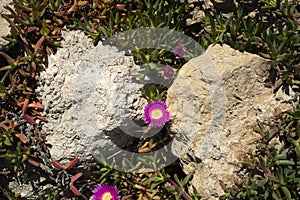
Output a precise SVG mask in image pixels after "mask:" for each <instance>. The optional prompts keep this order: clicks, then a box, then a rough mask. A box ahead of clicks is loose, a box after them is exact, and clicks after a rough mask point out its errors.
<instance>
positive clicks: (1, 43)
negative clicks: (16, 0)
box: [0, 0, 12, 49]
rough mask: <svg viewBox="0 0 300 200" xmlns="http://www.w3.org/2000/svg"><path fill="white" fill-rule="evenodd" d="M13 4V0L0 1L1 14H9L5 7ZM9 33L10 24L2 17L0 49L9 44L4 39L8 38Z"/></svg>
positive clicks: (0, 21) (0, 23) (0, 20)
mask: <svg viewBox="0 0 300 200" xmlns="http://www.w3.org/2000/svg"><path fill="white" fill-rule="evenodd" d="M11 2H12V1H11V0H0V14H6V13H9V11H8V10H6V9H5V8H4V6H6V5H8V4H9V3H11ZM9 33H10V27H9V23H8V22H7V21H6V20H5V19H4V18H3V17H2V16H0V49H2V48H3V46H4V45H6V44H7V43H8V42H7V41H6V40H4V39H3V37H5V36H7V35H8V34H9Z"/></svg>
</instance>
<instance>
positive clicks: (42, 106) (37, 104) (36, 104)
mask: <svg viewBox="0 0 300 200" xmlns="http://www.w3.org/2000/svg"><path fill="white" fill-rule="evenodd" d="M28 108H38V109H42V110H44V108H45V106H44V105H43V104H41V103H40V102H33V103H30V104H28Z"/></svg>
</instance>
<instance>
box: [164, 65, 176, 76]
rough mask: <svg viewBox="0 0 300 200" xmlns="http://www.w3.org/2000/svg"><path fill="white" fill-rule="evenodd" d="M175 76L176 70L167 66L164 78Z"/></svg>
mask: <svg viewBox="0 0 300 200" xmlns="http://www.w3.org/2000/svg"><path fill="white" fill-rule="evenodd" d="M173 75H174V68H173V67H171V66H170V65H167V66H166V67H165V69H164V76H165V77H166V78H171V77H172V76H173Z"/></svg>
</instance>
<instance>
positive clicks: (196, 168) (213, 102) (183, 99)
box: [167, 45, 294, 199]
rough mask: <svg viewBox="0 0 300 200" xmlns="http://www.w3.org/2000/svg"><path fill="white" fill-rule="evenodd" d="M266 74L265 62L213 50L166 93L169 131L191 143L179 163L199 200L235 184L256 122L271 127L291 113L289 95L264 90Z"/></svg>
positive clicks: (195, 61)
mask: <svg viewBox="0 0 300 200" xmlns="http://www.w3.org/2000/svg"><path fill="white" fill-rule="evenodd" d="M269 69H270V61H268V60H266V59H263V58H261V57H259V56H257V55H254V54H250V53H241V52H239V51H236V50H233V49H231V48H230V47H229V46H227V45H224V46H220V45H215V46H210V47H209V48H208V49H207V51H206V52H205V53H204V54H203V55H201V56H199V57H197V58H194V59H192V60H190V61H189V62H188V63H187V64H185V65H184V66H183V67H182V68H181V70H180V71H179V74H178V77H177V78H176V80H175V81H174V83H173V85H172V86H171V88H169V91H168V98H167V100H168V102H167V103H168V108H169V111H170V113H171V115H172V118H173V124H172V127H171V131H173V132H175V133H177V134H178V133H180V134H183V135H186V136H188V137H190V138H191V137H195V140H194V142H193V145H191V148H190V149H189V152H188V153H187V154H186V155H189V156H185V157H183V158H181V163H182V165H183V169H184V171H185V172H186V173H192V172H194V176H193V179H192V181H191V183H192V185H194V186H195V187H196V189H197V190H198V191H199V192H200V194H201V195H202V196H203V198H204V199H217V198H218V197H219V196H220V195H221V194H223V193H224V191H223V189H222V187H221V185H220V181H222V182H223V183H224V184H225V185H227V186H230V185H232V184H233V183H234V180H237V178H238V177H237V171H238V170H239V163H240V161H241V159H242V156H243V155H244V154H245V153H246V152H249V151H253V150H254V149H255V146H256V141H257V140H258V139H259V138H260V135H259V134H258V133H256V132H255V131H254V129H255V128H256V127H257V122H256V120H259V121H261V122H263V123H266V124H272V122H273V120H274V118H275V117H276V115H277V114H278V113H280V112H283V111H286V110H289V109H291V108H292V99H293V98H294V94H293V93H292V92H291V93H290V96H288V95H286V94H285V93H283V92H282V91H278V93H277V94H273V91H272V88H270V87H269V88H268V87H266V86H265V82H266V80H267V79H268V76H269ZM183 83H187V84H183ZM179 97H180V98H179Z"/></svg>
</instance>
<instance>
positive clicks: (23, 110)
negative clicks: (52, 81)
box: [22, 96, 29, 114]
mask: <svg viewBox="0 0 300 200" xmlns="http://www.w3.org/2000/svg"><path fill="white" fill-rule="evenodd" d="M28 103H29V96H27V97H26V99H25V100H24V102H23V108H22V113H23V114H24V113H25V112H26V110H27V107H28Z"/></svg>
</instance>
